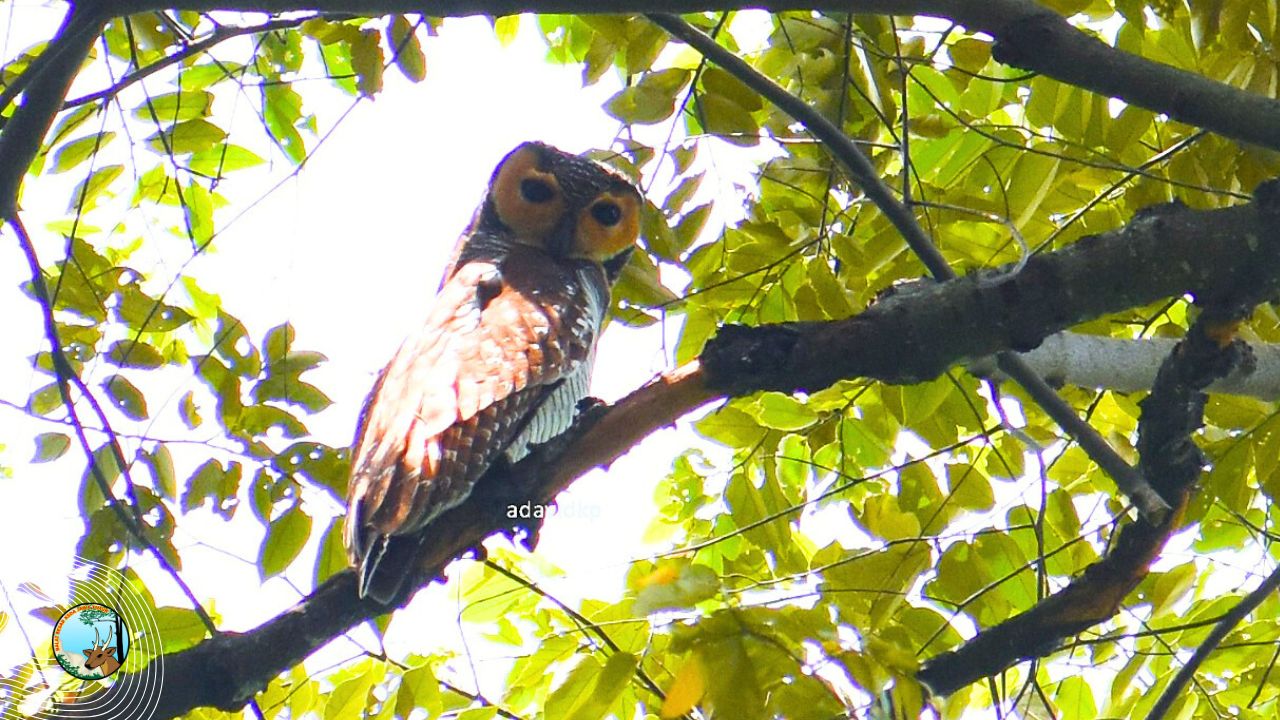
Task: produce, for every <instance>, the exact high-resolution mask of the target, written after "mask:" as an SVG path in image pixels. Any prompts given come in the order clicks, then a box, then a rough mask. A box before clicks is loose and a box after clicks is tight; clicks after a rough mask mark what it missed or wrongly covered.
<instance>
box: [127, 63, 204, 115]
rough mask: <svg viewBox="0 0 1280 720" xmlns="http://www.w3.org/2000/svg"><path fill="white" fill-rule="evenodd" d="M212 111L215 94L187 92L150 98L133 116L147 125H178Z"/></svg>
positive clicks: (136, 108) (136, 109)
mask: <svg viewBox="0 0 1280 720" xmlns="http://www.w3.org/2000/svg"><path fill="white" fill-rule="evenodd" d="M218 74H219V75H220V74H221V72H219V73H218ZM212 109H213V93H208V92H204V91H196V90H186V91H183V92H172V93H165V94H163V95H156V96H153V97H150V98H148V99H147V100H146V101H145V102H143V103H142V104H141V105H139V106H138V107H135V108H134V109H133V116H134V117H135V118H136V119H138V120H142V121H143V122H147V123H150V122H162V123H176V122H180V121H182V120H195V119H197V118H203V117H207V116H208V115H209V112H210V111H211V110H212Z"/></svg>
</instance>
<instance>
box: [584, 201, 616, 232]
mask: <svg viewBox="0 0 1280 720" xmlns="http://www.w3.org/2000/svg"><path fill="white" fill-rule="evenodd" d="M591 217H593V218H595V219H596V222H598V223H600V224H601V225H603V226H605V227H613V226H614V225H617V224H618V221H619V220H621V219H622V208H620V207H618V206H617V205H614V204H613V203H611V202H601V203H596V204H595V205H592V206H591Z"/></svg>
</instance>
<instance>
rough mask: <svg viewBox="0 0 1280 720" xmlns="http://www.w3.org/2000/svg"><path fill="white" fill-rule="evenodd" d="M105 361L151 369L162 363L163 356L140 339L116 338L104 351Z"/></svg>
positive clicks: (122, 365) (123, 365)
mask: <svg viewBox="0 0 1280 720" xmlns="http://www.w3.org/2000/svg"><path fill="white" fill-rule="evenodd" d="M106 358H107V361H108V362H110V363H111V364H112V365H116V366H118V367H131V368H146V369H153V368H158V367H160V366H161V365H164V356H163V355H161V354H160V351H159V350H157V349H155V347H153V346H151V345H148V344H147V343H144V342H142V341H141V340H128V341H126V340H117V341H115V342H114V343H111V347H110V348H109V349H108V350H107V353H106Z"/></svg>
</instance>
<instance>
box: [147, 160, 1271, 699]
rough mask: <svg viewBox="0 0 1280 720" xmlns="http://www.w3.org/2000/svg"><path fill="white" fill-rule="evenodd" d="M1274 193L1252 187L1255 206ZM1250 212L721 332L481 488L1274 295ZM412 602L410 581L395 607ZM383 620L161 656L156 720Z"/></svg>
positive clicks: (349, 590) (294, 628)
mask: <svg viewBox="0 0 1280 720" xmlns="http://www.w3.org/2000/svg"><path fill="white" fill-rule="evenodd" d="M1276 187H1280V186H1275V185H1265V186H1263V187H1262V188H1259V197H1260V198H1261V197H1265V196H1266V195H1267V193H1268V192H1270V190H1271V189H1274V188H1276ZM1257 205H1258V203H1257V202H1255V203H1250V204H1246V205H1241V206H1238V207H1233V208H1227V209H1221V210H1203V211H1200V210H1190V209H1187V208H1185V207H1182V206H1163V207H1161V208H1157V209H1155V210H1152V211H1148V212H1146V213H1144V214H1143V215H1142V216H1140V217H1138V218H1136V219H1135V220H1134V221H1133V222H1132V223H1130V224H1129V225H1128V226H1126V227H1125V228H1122V229H1120V230H1116V231H1114V232H1110V233H1107V234H1105V235H1101V236H1095V237H1090V238H1085V239H1083V240H1081V241H1080V242H1078V243H1076V244H1075V245H1073V246H1071V247H1070V248H1067V249H1065V250H1062V251H1059V252H1055V253H1045V254H1042V255H1038V256H1036V257H1035V258H1033V259H1032V260H1031V261H1030V262H1029V263H1028V264H1027V266H1026V268H1024V269H1023V271H1022V272H1020V273H1017V274H1015V275H1005V274H1001V273H999V272H990V273H982V274H978V275H974V276H969V277H965V278H960V279H957V280H953V281H950V282H946V283H933V282H922V283H919V284H918V285H917V286H915V287H911V286H908V287H907V288H904V289H902V290H900V291H899V292H897V293H896V294H894V295H891V296H889V297H887V298H885V299H883V300H881V301H880V302H877V303H876V304H875V305H873V306H872V307H871V308H869V309H868V310H866V311H865V312H863V313H862V314H860V315H857V316H855V317H851V318H848V319H845V320H838V321H831V322H820V323H790V324H785V325H769V326H763V327H757V328H746V327H740V326H728V327H725V328H724V329H723V330H722V331H721V332H720V333H719V335H717V336H716V337H715V338H714V339H713V340H712V341H711V342H709V343H708V346H707V348H706V349H705V350H704V352H703V355H702V360H701V361H700V362H695V363H691V364H689V365H687V366H684V367H682V368H679V369H677V370H675V371H673V372H671V373H669V374H667V375H665V376H663V377H662V378H660V379H659V380H657V381H656V382H654V383H652V384H650V385H647V386H645V387H643V388H640V389H639V390H637V391H635V392H634V393H632V394H631V395H629V396H628V397H626V398H624V399H623V400H621V401H619V402H618V403H617V404H616V405H614V406H613V407H611V408H609V409H608V410H606V411H604V412H603V413H602V415H601V416H600V417H599V419H598V420H596V421H594V422H593V423H592V424H591V425H590V427H589V428H588V429H587V430H586V431H585V433H583V434H581V435H579V436H577V437H576V438H574V439H572V440H570V441H569V442H568V444H567V447H564V448H551V449H550V450H547V449H546V448H539V449H538V450H537V451H535V452H534V453H533V454H531V455H530V456H529V457H528V458H526V459H525V460H523V461H521V462H520V463H519V464H517V465H516V466H515V467H514V468H511V469H510V470H509V471H508V474H507V475H506V476H505V478H502V479H499V478H496V477H494V475H495V474H496V473H497V472H499V471H498V470H494V471H492V472H491V474H490V475H489V476H486V477H485V478H484V479H482V480H481V482H480V483H479V485H480V486H495V485H498V486H501V485H511V484H515V485H517V486H518V487H520V488H521V492H522V494H524V495H525V496H526V497H527V499H528V500H529V501H531V502H548V501H550V500H551V499H552V498H554V497H555V496H556V494H557V493H559V492H560V491H561V490H563V489H564V488H565V487H567V486H568V485H569V484H570V483H571V482H573V480H574V479H575V478H577V477H578V476H579V475H581V474H582V473H584V472H586V471H587V470H589V469H591V468H593V467H596V466H599V465H607V464H608V463H610V462H612V461H613V460H614V459H616V458H617V457H619V456H621V455H622V454H623V453H625V452H626V451H627V450H628V449H630V448H631V447H632V446H633V445H634V444H635V443H636V442H638V441H639V440H640V439H641V438H643V437H645V436H646V435H648V434H649V433H650V432H652V431H653V430H655V429H657V428H659V427H662V426H664V425H668V424H670V423H672V422H674V421H675V420H676V419H677V418H679V417H680V416H681V415H683V414H685V413H686V412H688V411H690V410H693V409H695V408H697V407H699V406H701V405H703V404H705V403H707V402H709V401H711V400H714V399H717V398H722V397H725V396H731V395H746V394H750V393H753V392H756V391H759V390H766V389H768V390H783V391H788V392H790V391H794V390H810V391H812V390H818V389H821V388H823V387H826V386H828V385H830V384H831V383H833V382H835V381H837V380H841V379H846V378H857V377H868V378H874V379H879V380H882V381H885V382H891V383H914V382H920V381H923V380H927V379H931V378H933V377H937V376H938V375H940V374H941V373H942V372H943V371H945V370H946V369H947V368H948V367H949V366H951V365H953V364H955V363H958V362H962V361H964V360H965V359H967V358H972V357H984V356H987V355H992V354H994V353H996V352H998V351H1001V350H1003V349H1007V348H1017V349H1022V350H1025V349H1028V348H1031V347H1034V346H1035V345H1036V343H1038V342H1039V341H1040V340H1042V339H1043V338H1045V337H1047V336H1048V335H1050V334H1053V333H1055V332H1057V331H1059V330H1061V329H1063V328H1065V327H1067V326H1070V325H1074V324H1077V323H1080V322H1084V321H1086V320H1090V319H1093V318H1096V317H1099V316H1101V315H1105V314H1108V313H1112V312H1117V311H1121V310H1125V309H1129V308H1133V307H1137V306H1141V305H1145V304H1147V303H1150V302H1154V301H1156V300H1158V299H1161V298H1167V297H1172V296H1181V295H1183V294H1185V293H1188V292H1191V293H1195V294H1197V296H1198V297H1199V299H1200V300H1201V301H1202V302H1205V303H1209V304H1212V303H1214V302H1222V301H1223V299H1224V298H1226V299H1229V298H1230V297H1231V296H1232V293H1233V291H1236V290H1238V289H1239V288H1249V289H1250V290H1251V291H1256V292H1257V293H1258V294H1259V295H1266V294H1267V293H1274V292H1275V291H1276V289H1277V286H1278V285H1280V223H1278V222H1275V221H1274V220H1273V219H1272V218H1271V217H1270V216H1269V215H1268V214H1267V213H1264V212H1262V211H1260V210H1259V208H1258V207H1257ZM509 523H510V520H508V519H507V517H506V511H505V506H504V505H502V504H499V503H495V502H493V498H492V497H486V496H483V495H482V494H477V495H473V496H472V497H471V498H469V499H468V500H467V501H466V502H465V503H463V504H462V505H461V506H459V507H458V508H455V509H454V510H452V511H450V512H448V513H446V514H445V515H443V516H441V517H440V518H439V519H438V520H437V521H436V522H434V523H432V525H431V526H430V529H429V532H428V537H427V538H426V539H425V541H424V543H423V547H424V548H427V549H428V550H427V551H426V552H425V554H424V556H423V558H422V566H421V572H422V573H423V576H424V577H437V576H439V575H440V574H441V573H443V572H444V569H445V567H446V566H447V565H448V564H449V563H450V562H451V561H452V560H453V559H455V558H457V557H460V556H462V555H463V554H465V553H467V552H468V551H470V550H472V549H474V548H477V547H479V546H480V544H481V543H482V542H483V540H484V539H485V538H486V537H487V536H489V535H491V534H493V533H494V532H498V531H500V530H504V529H506V528H508V527H509ZM1172 523H1173V519H1172V518H1170V519H1168V520H1166V523H1165V524H1164V525H1161V526H1153V525H1150V524H1148V523H1140V524H1139V523H1135V524H1134V525H1133V526H1131V527H1134V528H1145V530H1133V531H1130V533H1131V534H1132V535H1133V539H1132V540H1131V541H1126V542H1127V544H1126V543H1122V547H1123V548H1127V549H1122V550H1118V551H1117V552H1116V553H1113V557H1116V558H1117V560H1115V561H1113V562H1120V560H1121V559H1123V558H1126V557H1127V558H1129V561H1130V565H1132V566H1138V565H1141V566H1143V567H1145V562H1147V561H1148V560H1149V549H1150V548H1151V547H1152V546H1153V540H1152V538H1156V537H1160V536H1161V535H1160V534H1161V533H1162V532H1164V529H1165V528H1167V527H1169V526H1171V525H1172ZM1144 533H1145V534H1144ZM1125 553H1127V555H1126V554H1125ZM414 591H415V589H414V587H413V584H409V583H407V584H406V591H405V592H404V593H403V594H402V596H401V597H399V598H397V599H396V603H395V604H397V605H398V604H403V603H404V602H406V601H407V600H408V598H409V597H410V596H411V595H412V593H413V592H414ZM389 609H390V608H389V607H384V606H379V605H376V604H374V603H372V602H369V601H363V602H362V601H360V600H358V599H357V597H356V592H355V584H354V580H353V577H352V574H351V573H350V572H343V573H340V574H339V575H337V576H335V577H333V578H331V579H330V580H328V581H327V582H325V583H324V584H323V585H322V586H321V587H319V588H317V589H316V591H315V592H314V593H312V595H310V596H309V597H308V598H306V599H304V600H303V601H302V602H300V603H299V604H298V605H296V606H294V607H293V608H292V609H290V610H288V611H287V612H285V613H284V614H282V615H281V616H279V617H277V618H274V619H273V620H271V621H269V622H267V623H266V624H264V625H262V626H261V627H259V628H256V629H254V630H252V631H249V632H247V633H244V634H228V635H223V636H220V637H218V638H215V639H211V640H207V641H205V642H203V643H201V644H200V645H197V646H196V647H194V648H191V649H189V650H186V651H184V652H181V653H177V654H174V655H171V656H168V657H166V658H165V659H164V663H165V674H166V682H165V685H164V688H162V693H163V694H162V697H161V704H160V707H161V712H159V713H158V714H157V716H156V717H157V718H170V717H176V716H177V715H181V714H183V713H185V712H188V711H190V710H191V709H192V708H195V707H200V706H207V705H212V706H217V707H222V708H235V707H238V706H240V705H242V704H243V703H244V702H245V701H246V700H247V699H249V698H250V697H252V695H253V693H255V692H257V691H259V690H261V689H262V688H263V687H264V686H265V685H266V683H267V682H268V681H270V679H271V678H272V677H274V676H275V675H277V674H278V673H280V672H283V671H285V670H286V669H288V668H289V667H292V666H293V665H295V664H297V663H298V662H300V661H301V660H303V659H304V658H305V657H307V656H308V655H309V654H310V653H311V652H313V651H314V650H316V649H317V648H319V647H320V646H322V645H324V644H325V643H326V642H328V641H329V640H330V639H332V638H333V637H335V636H336V635H338V634H340V633H342V632H344V631H345V630H347V629H348V628H350V627H352V626H354V625H355V624H357V623H359V622H361V621H363V620H365V619H367V618H369V617H373V616H376V615H378V614H380V613H383V612H386V611H388V610H389ZM169 680H172V682H169ZM935 687H938V686H935Z"/></svg>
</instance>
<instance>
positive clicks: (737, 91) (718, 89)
mask: <svg viewBox="0 0 1280 720" xmlns="http://www.w3.org/2000/svg"><path fill="white" fill-rule="evenodd" d="M702 87H703V88H705V89H706V91H707V92H708V93H711V94H713V95H720V96H722V97H724V98H725V99H727V100H731V101H733V103H734V104H736V105H737V106H738V107H740V108H742V109H743V110H746V111H747V112H755V111H756V110H760V109H762V108H763V107H764V100H763V99H762V98H761V97H760V94H759V93H757V92H756V91H755V90H752V89H751V88H749V87H747V85H746V83H744V82H742V81H741V80H739V79H738V78H737V77H735V76H734V75H732V74H730V73H728V72H726V71H724V70H721V69H720V68H718V67H714V66H711V67H707V68H705V69H703V71H702Z"/></svg>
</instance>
